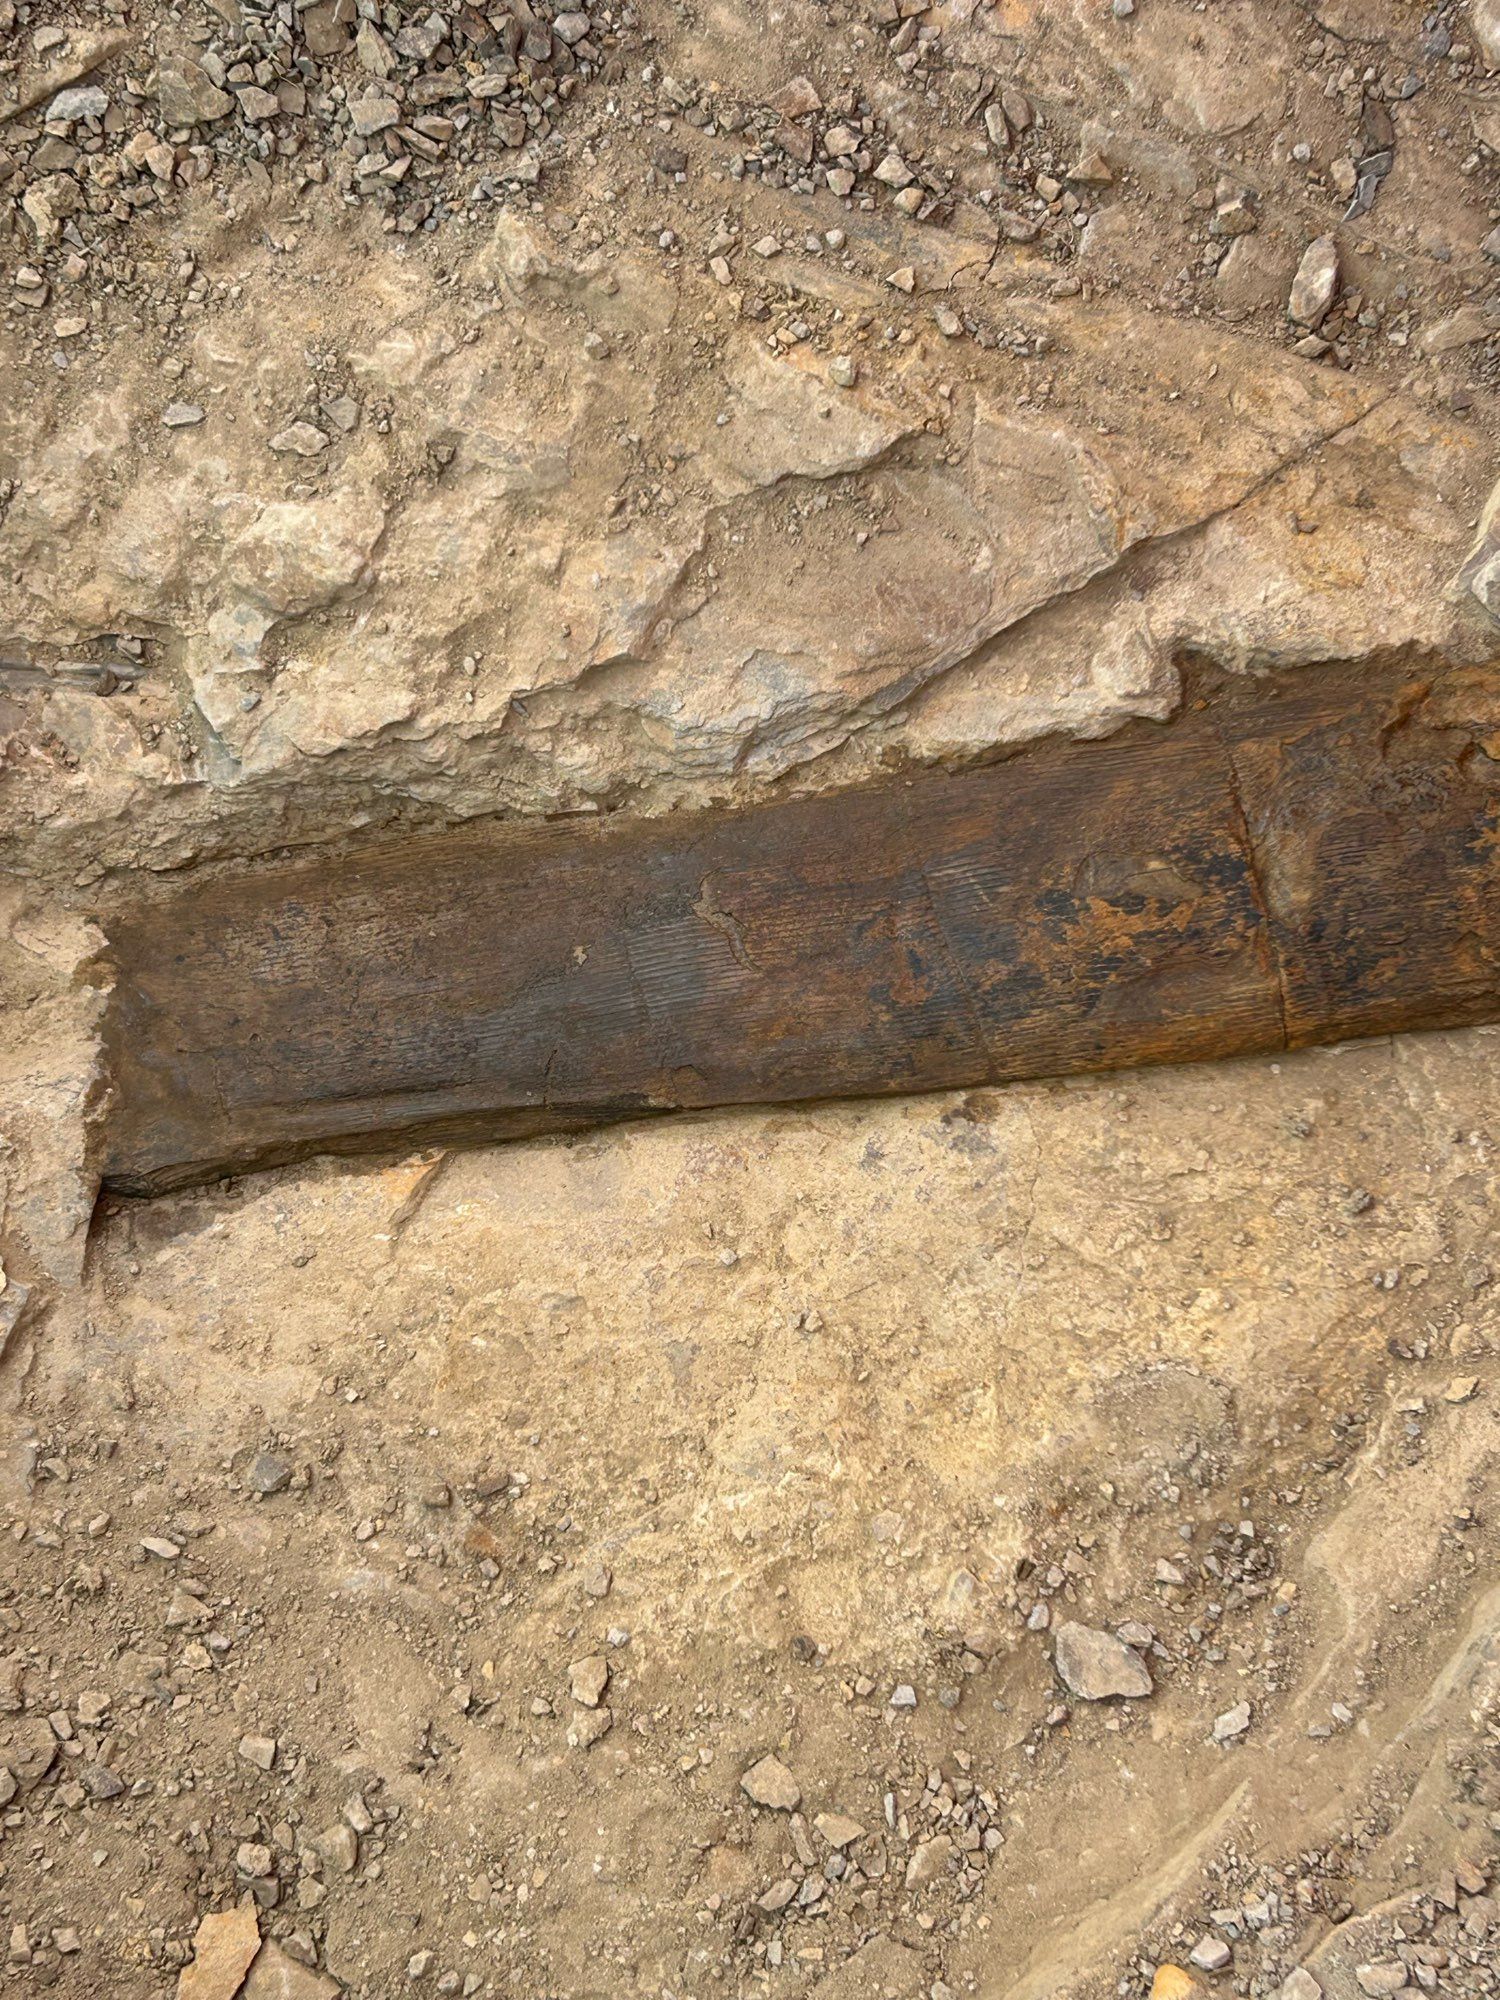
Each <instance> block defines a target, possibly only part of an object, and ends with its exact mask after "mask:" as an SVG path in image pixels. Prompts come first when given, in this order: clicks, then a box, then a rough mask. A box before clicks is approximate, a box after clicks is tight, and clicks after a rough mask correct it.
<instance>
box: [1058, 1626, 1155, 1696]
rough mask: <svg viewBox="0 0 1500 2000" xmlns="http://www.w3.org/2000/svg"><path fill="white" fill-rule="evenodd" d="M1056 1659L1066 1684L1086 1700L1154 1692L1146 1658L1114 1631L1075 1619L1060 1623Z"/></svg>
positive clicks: (1070, 1690) (1071, 1690) (1072, 1691)
mask: <svg viewBox="0 0 1500 2000" xmlns="http://www.w3.org/2000/svg"><path fill="white" fill-rule="evenodd" d="M1053 1659H1054V1661H1055V1663H1056V1666H1057V1672H1058V1678H1059V1679H1060V1680H1061V1681H1062V1683H1063V1685H1064V1687H1066V1688H1067V1689H1068V1691H1069V1692H1070V1693H1071V1694H1076V1695H1077V1696H1078V1697H1079V1699H1080V1700H1082V1701H1109V1700H1111V1699H1113V1698H1115V1697H1121V1698H1123V1699H1125V1700H1132V1701H1133V1700H1139V1699H1140V1697H1141V1696H1143V1695H1148V1694H1150V1692H1151V1676H1150V1674H1149V1673H1148V1671H1147V1669H1146V1663H1145V1661H1144V1660H1143V1659H1142V1658H1141V1656H1140V1654H1139V1653H1137V1652H1134V1651H1132V1649H1131V1648H1130V1647H1129V1646H1127V1645H1125V1644H1124V1642H1123V1641H1122V1640H1120V1639H1117V1638H1116V1637H1115V1635H1114V1633H1113V1632H1101V1631H1100V1630H1099V1629H1098V1628H1097V1627H1095V1626H1092V1625H1080V1624H1078V1623H1076V1622H1075V1621H1070V1622H1069V1623H1068V1624H1066V1625H1059V1626H1058V1628H1057V1637H1056V1641H1055V1647H1054V1653H1053Z"/></svg>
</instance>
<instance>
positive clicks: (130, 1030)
mask: <svg viewBox="0 0 1500 2000" xmlns="http://www.w3.org/2000/svg"><path fill="white" fill-rule="evenodd" d="M1497 757H1500V675H1497V674H1496V673H1494V672H1486V671H1477V670H1463V671H1453V672H1451V673H1449V674H1448V675H1446V676H1423V675H1419V674H1415V673H1412V672H1409V671H1404V672H1403V671H1396V670H1390V671H1386V672H1383V673H1381V674H1364V675H1361V676H1360V677H1359V678H1358V679H1350V678H1345V677H1341V676H1336V675H1331V674H1326V673H1325V674H1322V675H1320V676H1318V677H1317V679H1316V682H1315V684H1309V683H1308V682H1302V683H1298V682H1297V681H1296V680H1292V681H1290V682H1289V683H1285V684H1282V685H1280V686H1273V687H1268V688H1264V689H1259V690H1250V691H1248V692H1245V691H1235V692H1231V693H1230V694H1228V695H1226V696H1225V697H1224V698H1222V699H1220V700H1218V701H1216V702H1213V703H1207V704H1204V705H1200V706H1199V707H1198V708H1197V709H1196V710H1194V711H1191V712H1189V713H1188V714H1187V715H1186V716H1184V717H1183V718H1182V719H1180V720H1179V721H1177V722H1175V723H1173V724H1170V725H1167V726H1164V727H1158V726H1152V725H1141V726H1139V727H1136V728H1133V729H1131V730H1128V731H1125V732H1122V733H1121V734H1120V735H1119V736H1117V737H1114V738H1111V739H1109V740H1107V741H1105V742H1102V743H1094V744H1050V745H1044V746H1042V747H1041V748H1039V749H1037V750H1035V751H1031V752H1028V753H1025V754H1023V755H1020V756H1017V757H1015V758H1013V759H1012V760H1010V761H1009V762H1006V763H1003V764H999V765H995V766H991V767H989V768H985V769H980V770H972V771H967V772H963V773H960V774H952V773H947V772H940V771H931V772H924V773H920V774H917V775H914V776H912V777H909V778H906V779H903V780H900V781H897V782H892V783H887V784H883V785H880V786H878V787H871V788H867V789H862V790H857V791H850V792H845V793H840V794H830V795H825V796H823V797H818V798H807V799H798V800H791V801H784V802H773V803H770V804H765V805H759V806H754V807H750V808H747V809H743V810H739V811H733V812H723V813H700V814H693V815H686V814H685V815H682V816H681V817H678V818H669V819H661V820H646V821H634V822H625V823H620V822H613V823H611V822H603V823H589V822H583V823H580V822H578V821H571V822H564V823H560V824H556V825H552V826H549V827H546V828H543V829H540V830H518V829H515V828H513V827H497V828H492V829H486V830H481V831H464V832H460V833H453V834H447V835H434V836H430V837H427V838H424V839H420V840H413V841H409V842H406V843H404V844H399V845H394V844H390V843H388V842H387V843H382V844H379V845H375V846H372V847H370V848H368V849H365V850H362V851H355V852H351V853H346V854H345V855H343V856H342V857H340V858H338V859H334V860H320V861H317V862H312V863H301V862H294V863H289V864H284V865H279V866H273V867H268V868H266V869H263V870H261V871H259V872H255V873H250V874H242V875H239V876H235V877H225V876H214V875H207V874H205V875H204V876H202V877H200V878H198V879H194V880H192V881H189V882H187V883H186V884H183V885H179V886H178V887H176V888H175V889H171V890H165V891H162V892H160V893H158V894H157V895H156V896H154V897H153V898H152V899H151V900H150V901H148V902H143V903H141V904H139V905H136V906H135V907H133V908H131V909H129V910H126V911H121V912H116V913H114V914H110V913H108V912H103V913H101V914H102V915H103V919H104V921H105V923H106V926H107V928H108V931H109V935H110V941H111V949H112V952H113V955H114V958H115V961H116V968H117V985H116V989H115V994H114V998H113V1001H112V1003H111V1013H110V1025H109V1034H108V1039H109V1046H110V1052H111V1070H112V1080H113V1085H114V1098H113V1107H112V1110H111V1113H110V1117H109V1123H108V1138H107V1151H106V1166H105V1173H106V1179H107V1181H108V1182H109V1183H110V1184H112V1185H113V1186H114V1187H115V1188H117V1189H120V1190H122V1191H127V1192H147V1191H151V1190H153V1189H157V1188H162V1187H166V1186H171V1185H174V1184H179V1183H183V1182H190V1181H193V1180H195V1179H202V1178H204V1177H207V1176H210V1175H213V1174H217V1173H222V1172H226V1171H233V1170H237V1169H241V1168H248V1167H253V1166H257V1165H266V1164H271V1163H274V1162H278V1161H283V1160H287V1159H291V1158H295V1157H298V1156H300V1155H305V1154H308V1153H311V1152H315V1151H319V1150H327V1149H335V1150H343V1149H350V1148H357V1147H362V1146H363V1147H368V1146H370V1145H379V1144H390V1143H392V1142H394V1141H396V1140H398V1139H399V1140H403V1141H407V1140H412V1139H418V1138H421V1139H434V1138H444V1139H445V1138H453V1137H459V1136H465V1135H475V1136H478V1135H486V1136H507V1135H519V1134H522V1133H531V1132H538V1131H545V1130H561V1129H567V1128H569V1127H576V1126H579V1125H582V1124H587V1123H590V1122H595V1121H598V1120H600V1119H605V1118H614V1117H621V1116H630V1115H637V1114H641V1113H646V1112H655V1111H664V1110H670V1109H674V1108H681V1107H690V1106H695V1107H702V1106H708V1105H715V1104H737V1103H739V1104H743V1103H751V1102H772V1101H789V1100H797V1099H810V1098H820V1097H831V1096H841V1095H852V1094H862V1093H885V1092H895V1091H914V1090H932V1089H945V1088H952V1087H955V1086H966V1085H980V1084H993V1083H1001V1082H1009V1081H1015V1080H1018V1079H1021V1078H1026V1077H1038V1076H1048V1075H1060V1074H1065V1073H1068V1072H1076V1071H1080V1070H1090V1069H1101V1068H1112V1067H1119V1066H1123V1065H1128V1064H1138V1063H1144V1062H1169V1061H1182V1060H1188V1059H1194V1058H1200V1057H1210V1056H1230V1055H1238V1054H1248V1053H1252V1052H1264V1051H1269V1050H1276V1049H1281V1048H1291V1047H1297V1046H1301V1045H1304V1044H1308V1043H1312V1042H1317V1041H1330V1040H1339V1039H1343V1038H1345V1037H1349V1036H1354V1035H1362V1034H1377V1033H1386V1032H1390V1031H1393V1030H1397V1029H1410V1028H1420V1027H1435V1026H1458V1025H1463V1024H1468V1023H1475V1022H1479V1021H1484V1020H1489V1019H1493V1018H1495V1017H1496V1016H1497V1015H1500V895H1497V889H1500V864H1497V860H1496V853H1497V843H1500V830H1497V818H1496V806H1497V791H1496V779H1497V777H1500V762H1497V761H1496V759H1497Z"/></svg>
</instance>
